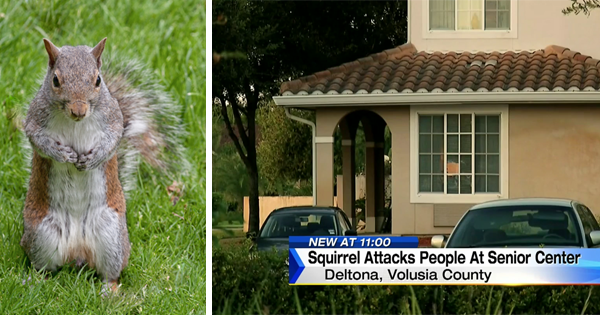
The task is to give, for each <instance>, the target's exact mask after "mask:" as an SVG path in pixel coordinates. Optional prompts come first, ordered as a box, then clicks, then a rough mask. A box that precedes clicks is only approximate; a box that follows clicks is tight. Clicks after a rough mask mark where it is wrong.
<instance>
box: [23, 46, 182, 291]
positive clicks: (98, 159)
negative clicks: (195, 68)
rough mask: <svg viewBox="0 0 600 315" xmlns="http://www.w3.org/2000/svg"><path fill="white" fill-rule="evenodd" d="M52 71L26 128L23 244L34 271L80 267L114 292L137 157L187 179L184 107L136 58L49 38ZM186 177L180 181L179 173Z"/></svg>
mask: <svg viewBox="0 0 600 315" xmlns="http://www.w3.org/2000/svg"><path fill="white" fill-rule="evenodd" d="M43 42H44V46H45V48H46V52H47V53H48V67H47V73H46V75H45V77H44V79H43V81H42V83H41V87H40V88H39V90H38V91H37V94H36V95H35V97H34V98H33V100H32V101H31V103H30V104H29V107H28V108H27V109H26V111H27V114H26V117H25V120H24V122H23V129H24V134H25V137H23V140H24V145H25V149H27V150H29V151H26V152H29V153H30V154H28V156H27V159H28V161H29V162H28V163H27V165H29V167H30V176H29V180H28V183H27V185H28V189H27V195H26V198H25V207H24V209H23V223H24V224H23V226H24V231H23V237H22V239H21V242H20V245H21V247H22V248H23V250H24V251H25V253H26V254H27V256H28V257H29V260H30V261H31V263H32V265H33V266H34V267H35V269H37V270H46V271H51V272H54V271H57V270H58V269H59V268H60V267H62V266H64V265H68V264H72V263H73V262H75V265H76V266H78V267H82V266H83V265H87V266H88V267H90V268H93V269H95V270H96V272H97V274H98V275H99V276H100V277H101V278H102V281H103V292H104V293H105V294H106V293H107V292H109V290H110V291H113V292H114V291H117V289H118V287H119V286H120V285H119V284H118V283H119V278H120V275H121V272H122V271H123V269H124V268H125V267H126V266H127V263H128V260H129V255H130V251H131V244H130V242H129V233H128V229H127V218H126V196H127V192H128V191H130V190H132V189H133V188H135V178H136V177H135V176H134V172H135V171H136V170H137V167H138V163H139V160H140V159H139V157H142V159H143V160H145V161H146V162H147V163H148V164H150V165H151V166H153V167H155V168H156V169H159V170H160V171H165V173H168V172H169V171H171V172H173V171H181V172H183V171H185V169H186V168H187V167H188V166H189V165H188V162H187V160H186V158H185V148H184V146H183V145H182V142H181V141H182V136H183V135H184V134H185V131H184V130H185V129H184V127H183V124H182V122H181V118H180V115H181V106H179V105H178V104H176V103H175V102H173V100H172V99H171V98H170V96H169V95H168V94H167V93H166V92H165V91H164V88H163V87H162V86H161V85H159V84H157V83H154V81H153V79H152V73H151V72H150V71H149V70H147V69H146V68H144V67H143V66H141V65H140V63H138V62H136V61H135V60H125V61H119V60H118V59H115V58H111V57H109V58H108V62H105V63H104V65H103V60H102V53H103V51H104V47H105V43H106V38H104V39H102V40H101V41H100V42H99V43H98V44H97V45H96V46H95V47H93V48H91V47H88V46H62V47H60V48H59V47H56V46H55V45H54V44H53V43H52V42H51V41H50V40H48V39H44V40H43ZM180 174H181V173H180Z"/></svg>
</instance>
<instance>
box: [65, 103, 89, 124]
mask: <svg viewBox="0 0 600 315" xmlns="http://www.w3.org/2000/svg"><path fill="white" fill-rule="evenodd" d="M69 111H70V112H71V118H72V119H73V120H77V121H78V120H81V119H83V118H85V116H86V115H87V112H88V104H87V103H84V102H73V103H71V104H69Z"/></svg>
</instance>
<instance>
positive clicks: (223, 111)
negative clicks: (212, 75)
mask: <svg viewBox="0 0 600 315" xmlns="http://www.w3.org/2000/svg"><path fill="white" fill-rule="evenodd" d="M217 98H218V99H219V102H221V116H223V121H225V126H226V127H227V132H228V133H229V138H231V141H233V144H234V145H235V148H236V149H237V151H238V154H239V155H240V158H241V159H242V162H244V164H245V165H249V164H250V163H249V162H250V161H248V157H247V156H246V154H245V153H244V149H243V148H242V146H241V145H240V141H239V139H238V137H237V136H236V135H235V132H234V131H233V127H232V126H231V121H230V120H229V114H228V113H227V103H226V102H225V99H224V98H223V97H222V96H217Z"/></svg>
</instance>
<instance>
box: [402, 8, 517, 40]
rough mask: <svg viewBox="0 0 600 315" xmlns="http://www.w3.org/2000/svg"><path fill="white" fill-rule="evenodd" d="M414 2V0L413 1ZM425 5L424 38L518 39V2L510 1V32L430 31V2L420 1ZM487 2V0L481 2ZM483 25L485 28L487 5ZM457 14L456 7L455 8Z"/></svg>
mask: <svg viewBox="0 0 600 315" xmlns="http://www.w3.org/2000/svg"><path fill="white" fill-rule="evenodd" d="M413 1H414V0H413ZM420 1H421V3H422V4H423V38H426V39H444V38H446V39H469V38H470V39H485V38H517V12H518V11H517V2H518V0H510V30H485V29H483V30H430V29H429V1H430V0H420ZM481 1H485V0H481ZM483 7H484V9H483V10H484V15H483V17H484V18H483V21H482V23H483V25H484V27H485V5H484V6H483ZM454 10H455V12H456V7H455V9H454Z"/></svg>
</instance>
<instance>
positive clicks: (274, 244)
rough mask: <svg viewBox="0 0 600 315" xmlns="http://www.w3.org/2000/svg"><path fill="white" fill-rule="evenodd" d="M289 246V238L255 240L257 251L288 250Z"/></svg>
mask: <svg viewBox="0 0 600 315" xmlns="http://www.w3.org/2000/svg"><path fill="white" fill-rule="evenodd" d="M289 246H290V243H289V239H288V238H287V237H285V238H259V239H257V240H256V248H257V249H258V250H259V251H268V250H272V249H275V250H276V251H286V252H287V251H288V249H289Z"/></svg>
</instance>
